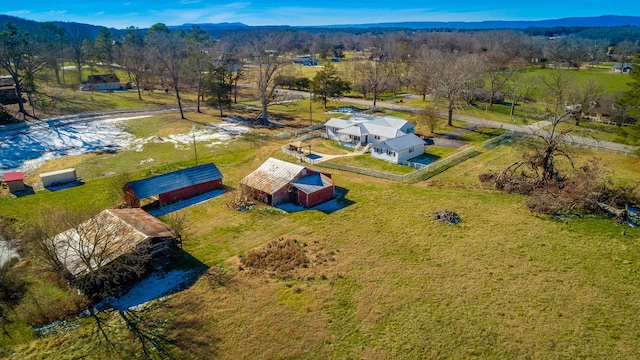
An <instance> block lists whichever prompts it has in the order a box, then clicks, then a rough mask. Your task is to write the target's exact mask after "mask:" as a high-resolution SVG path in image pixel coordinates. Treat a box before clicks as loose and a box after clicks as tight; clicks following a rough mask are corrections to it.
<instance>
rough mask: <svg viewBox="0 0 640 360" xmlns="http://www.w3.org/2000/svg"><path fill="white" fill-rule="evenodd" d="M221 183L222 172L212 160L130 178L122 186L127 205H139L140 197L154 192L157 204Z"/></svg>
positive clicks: (216, 186)
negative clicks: (175, 169)
mask: <svg viewBox="0 0 640 360" xmlns="http://www.w3.org/2000/svg"><path fill="white" fill-rule="evenodd" d="M221 186H222V174H221V173H220V171H219V170H218V168H217V167H216V165H215V164H204V165H200V166H195V167H191V168H187V169H182V170H178V171H174V172H170V173H167V174H162V175H158V176H154V177H150V178H147V179H142V180H137V181H131V182H129V183H127V184H126V185H125V186H124V188H123V191H124V196H125V201H126V203H127V205H129V206H130V207H140V200H141V199H145V198H148V197H151V196H154V195H158V197H159V198H160V205H161V206H163V205H167V204H170V203H174V202H178V201H180V200H184V199H188V198H191V197H194V196H197V195H200V194H204V193H206V192H209V191H212V190H215V189H218V188H220V187H221Z"/></svg>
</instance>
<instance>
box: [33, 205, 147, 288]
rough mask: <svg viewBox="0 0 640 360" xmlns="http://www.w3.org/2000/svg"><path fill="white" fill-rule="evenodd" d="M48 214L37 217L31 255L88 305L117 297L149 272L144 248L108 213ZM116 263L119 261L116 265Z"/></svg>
mask: <svg viewBox="0 0 640 360" xmlns="http://www.w3.org/2000/svg"><path fill="white" fill-rule="evenodd" d="M93 212H94V211H86V210H84V211H70V210H61V209H57V210H53V209H50V210H48V211H46V212H44V213H43V214H41V215H40V216H37V217H36V221H34V224H33V227H32V231H31V233H30V236H29V239H30V242H31V245H32V247H33V249H34V250H35V253H36V254H37V255H39V256H40V257H41V258H43V259H44V260H45V261H46V262H47V263H48V264H49V265H50V266H51V268H52V269H53V270H54V271H55V272H56V273H58V274H60V275H62V276H63V277H64V278H65V279H67V281H68V282H69V283H70V284H72V285H73V286H75V287H77V288H78V289H80V290H82V291H83V292H84V293H85V294H86V295H88V296H89V297H90V298H92V299H100V298H103V297H105V296H111V295H115V294H117V293H118V292H120V291H121V290H122V289H123V288H124V286H125V284H126V283H128V282H129V281H132V280H134V279H136V278H138V277H140V276H142V275H143V274H145V273H146V272H147V271H148V270H149V260H150V256H151V255H150V251H148V250H149V243H148V242H141V241H140V239H139V236H140V234H139V233H138V232H137V231H136V230H135V229H134V228H133V227H131V226H129V225H128V224H127V223H126V222H124V221H120V220H119V219H118V218H117V217H116V216H114V215H113V214H112V213H111V212H108V211H103V212H101V213H99V214H96V215H94V216H91V217H87V215H88V214H91V213H93ZM116 259H117V260H116Z"/></svg>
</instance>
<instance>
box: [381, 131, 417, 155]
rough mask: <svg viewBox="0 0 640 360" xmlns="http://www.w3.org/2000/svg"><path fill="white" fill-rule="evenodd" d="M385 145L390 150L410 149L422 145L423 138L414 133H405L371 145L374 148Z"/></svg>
mask: <svg viewBox="0 0 640 360" xmlns="http://www.w3.org/2000/svg"><path fill="white" fill-rule="evenodd" d="M384 145H386V146H387V147H389V148H390V149H391V150H395V151H402V150H405V149H410V148H412V147H415V146H420V145H423V146H424V140H422V139H421V138H420V137H418V136H417V135H416V134H406V135H402V136H399V137H397V138H393V139H389V140H385V141H380V142H378V143H376V144H374V145H373V147H374V148H378V147H381V146H384Z"/></svg>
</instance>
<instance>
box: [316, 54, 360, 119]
mask: <svg viewBox="0 0 640 360" xmlns="http://www.w3.org/2000/svg"><path fill="white" fill-rule="evenodd" d="M310 90H311V92H312V93H313V95H314V96H315V98H316V101H322V106H323V107H324V108H325V109H326V108H327V100H329V99H336V98H340V97H342V96H343V95H344V93H345V92H347V91H349V90H351V86H350V85H349V82H348V81H344V80H342V79H340V78H339V77H338V70H337V69H336V68H335V67H334V66H333V65H331V64H329V65H327V66H326V67H325V68H324V69H323V70H321V71H319V72H318V73H317V74H316V76H314V77H313V79H312V80H311V84H310Z"/></svg>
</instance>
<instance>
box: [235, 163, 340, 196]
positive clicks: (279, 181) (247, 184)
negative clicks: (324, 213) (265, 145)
mask: <svg viewBox="0 0 640 360" xmlns="http://www.w3.org/2000/svg"><path fill="white" fill-rule="evenodd" d="M240 184H241V186H242V188H243V191H247V192H248V193H249V194H250V195H251V196H252V197H253V198H254V199H256V200H258V201H261V202H264V203H265V204H267V205H271V206H276V205H280V204H284V203H297V204H299V205H302V206H304V207H313V206H316V205H319V204H322V203H324V202H326V201H329V200H331V199H333V198H334V197H335V185H334V183H333V181H332V180H331V174H328V173H322V172H320V171H318V170H314V169H311V168H308V167H305V166H302V165H297V164H291V163H288V162H286V161H282V160H278V159H274V158H269V159H268V160H267V161H265V162H264V163H263V164H262V165H260V167H259V168H258V169H256V170H255V171H254V172H252V173H251V174H249V175H247V176H246V177H245V178H244V179H242V180H241V181H240Z"/></svg>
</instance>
